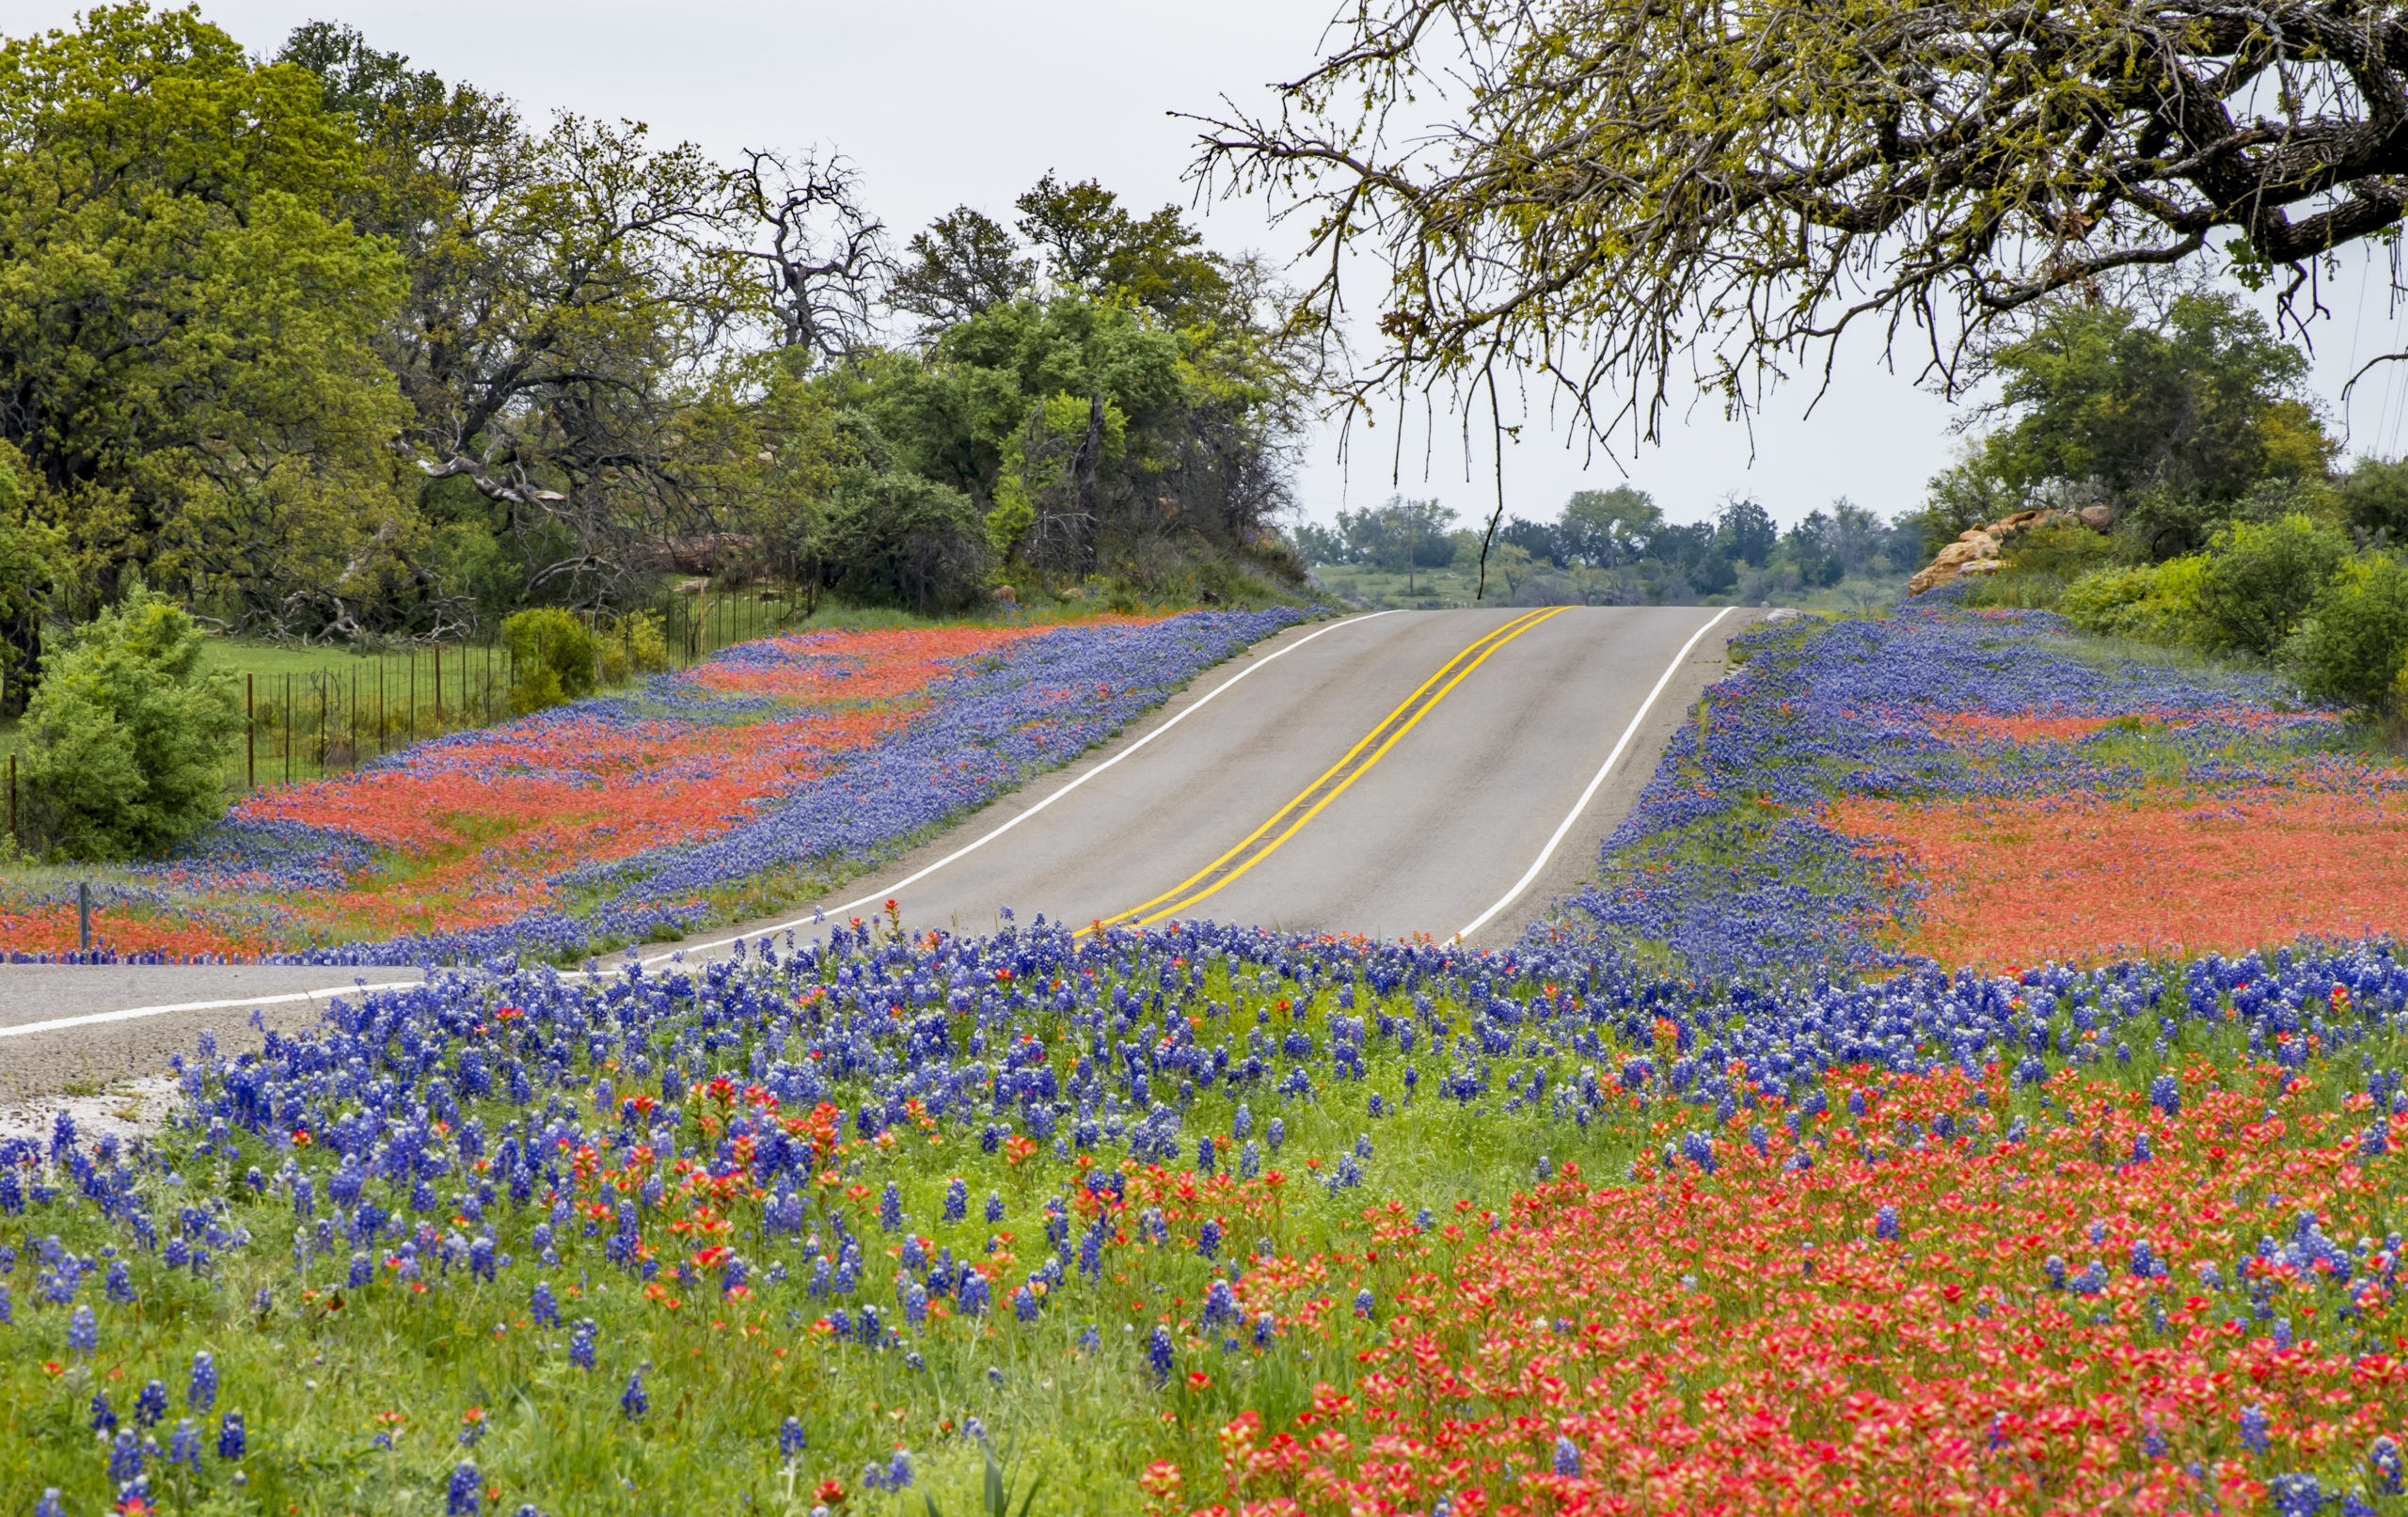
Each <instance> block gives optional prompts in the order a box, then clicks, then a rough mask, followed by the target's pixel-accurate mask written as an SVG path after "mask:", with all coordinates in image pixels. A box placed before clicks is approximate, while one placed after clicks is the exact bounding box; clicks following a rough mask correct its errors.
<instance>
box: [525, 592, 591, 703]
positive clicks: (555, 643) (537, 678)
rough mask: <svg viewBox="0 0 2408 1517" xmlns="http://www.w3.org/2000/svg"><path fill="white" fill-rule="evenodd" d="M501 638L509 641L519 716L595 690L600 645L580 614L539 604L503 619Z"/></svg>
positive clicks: (589, 693)
mask: <svg viewBox="0 0 2408 1517" xmlns="http://www.w3.org/2000/svg"><path fill="white" fill-rule="evenodd" d="M501 637H502V640H503V641H504V642H506V643H508V644H509V645H510V667H511V687H510V709H511V710H512V711H514V712H515V713H516V714H517V715H519V716H522V717H523V716H525V715H527V714H528V713H529V712H531V711H541V710H543V709H544V708H545V707H547V706H556V705H558V704H560V703H562V702H563V701H574V700H576V699H577V698H578V696H580V695H592V694H593V693H594V666H595V664H596V662H597V661H598V659H597V654H598V652H599V650H598V649H597V647H596V646H595V641H594V633H593V631H592V630H591V629H589V628H588V627H587V626H586V624H584V623H583V622H580V621H578V619H577V617H576V616H574V615H572V614H571V613H569V612H567V611H563V610H562V609H560V608H558V607H554V606H539V607H537V608H534V609H532V610H526V611H520V612H518V613H517V614H516V615H515V616H513V617H511V618H510V619H509V620H507V621H505V622H503V623H502V624H501Z"/></svg>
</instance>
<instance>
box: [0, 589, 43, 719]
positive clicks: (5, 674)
mask: <svg viewBox="0 0 2408 1517" xmlns="http://www.w3.org/2000/svg"><path fill="white" fill-rule="evenodd" d="M0 650H5V651H0V717H22V716H24V714H25V703H26V702H27V701H29V700H31V699H33V693H34V687H35V686H36V685H38V684H40V682H41V617H40V614H39V613H37V612H34V611H26V612H25V613H24V614H23V615H20V616H5V617H0Z"/></svg>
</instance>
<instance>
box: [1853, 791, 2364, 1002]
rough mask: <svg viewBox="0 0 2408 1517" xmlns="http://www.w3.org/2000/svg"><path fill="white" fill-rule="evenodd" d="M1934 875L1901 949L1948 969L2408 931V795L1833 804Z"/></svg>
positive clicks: (1860, 830)
mask: <svg viewBox="0 0 2408 1517" xmlns="http://www.w3.org/2000/svg"><path fill="white" fill-rule="evenodd" d="M1826 819H1827V820H1828V821H1829V822H1830V825H1831V826H1832V827H1834V828H1836V829H1837V830H1840V831H1841V832H1843V833H1846V834H1847V835H1849V836H1850V837H1853V838H1856V839H1858V840H1860V841H1861V843H1863V844H1864V845H1865V846H1866V847H1867V848H1869V849H1877V850H1880V851H1886V852H1893V853H1894V854H1896V855H1898V856H1899V863H1900V864H1901V865H1902V866H1903V867H1905V868H1907V869H1909V870H1910V871H1911V872H1912V873H1914V874H1916V875H1920V876H1921V877H1924V878H1925V879H1926V880H1928V881H1929V882H1930V886H1931V890H1930V893H1929V894H1928V895H1927V896H1926V897H1925V899H1924V901H1923V903H1922V905H1921V909H1920V910H1919V911H1918V913H1917V915H1916V919H1915V921H1914V923H1913V924H1912V925H1911V926H1910V927H1909V929H1908V930H1906V931H1905V932H1903V933H1901V934H1899V935H1898V936H1897V938H1896V940H1895V941H1894V944H1893V946H1896V947H1898V948H1900V949H1903V950H1905V951H1908V952H1912V953H1921V954H1928V955H1930V956H1932V957H1934V958H1937V959H1938V960H1940V961H1941V963H1943V964H1967V965H1974V966H1979V967H1987V968H1995V967H1998V966H2001V965H2008V964H2035V963H2039V962H2042V961H2044V960H2055V961H2057V962H2060V963H2096V962H2100V961H2103V960H2106V959H2110V958H2115V957H2118V956H2127V955H2163V954H2173V953H2177V952H2181V953H2193V954H2204V953H2210V952H2221V953H2236V952H2245V951H2247V950H2250V949H2254V948H2260V947H2265V946H2268V945H2271V944H2278V943H2285V942H2289V941H2292V940H2297V939H2299V938H2301V937H2304V936H2331V937H2339V936H2350V935H2356V934H2362V933H2373V934H2386V933H2393V932H2397V931H2399V930H2400V928H2401V927H2402V926H2403V925H2404V924H2408V797H2403V796H2401V795H2400V793H2398V792H2397V791H2396V790H2389V791H2386V790H2375V789H2359V790H2352V789H2344V788H2340V787H2338V786H2326V785H2322V784H2307V783H2303V784H2302V785H2301V786H2299V787H2297V788H2289V789H2286V788H2278V787H2274V786H2262V787H2257V788H2254V789H2252V790H2250V791H2249V792H2246V793H2244V794H2242V795H2240V796H2237V797H2233V798H2224V799H2208V798H2198V797H2195V796H2182V797H2173V796H2169V797H2165V798H2150V799H2142V800H2128V799H2103V798H2092V797H2083V796H2067V797H2059V798H2034V799H2019V800H2003V799H1988V800H1981V801H1975V802H1950V803H1936V804H1935V803H1900V802H1893V801H1882V800H1875V799H1869V798H1859V797H1846V798H1840V799H1837V800H1835V801H1833V802H1832V803H1831V804H1830V807H1829V809H1828V811H1827V813H1826Z"/></svg>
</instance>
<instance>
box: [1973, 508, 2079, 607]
mask: <svg viewBox="0 0 2408 1517" xmlns="http://www.w3.org/2000/svg"><path fill="white" fill-rule="evenodd" d="M2114 554H2115V545H2114V544H2112V543H2110V542H2109V541H2108V540H2107V539H2106V537H2104V536H2103V535H2101V534H2100V533H2098V532H2094V531H2092V530H2091V529H2089V528H2087V527H2043V528H2040V529H2037V530H2036V531H2029V532H2025V533H2024V534H2023V535H2022V536H2020V537H2019V538H2017V539H2016V540H2015V541H2014V543H2013V545H2011V546H2009V547H2008V548H2007V549H2006V551H2005V552H2004V554H2003V555H2001V558H2002V560H2003V561H2004V564H2005V567H2004V568H2003V569H2001V570H1999V571H1998V572H1997V573H1996V574H1991V575H1985V576H1982V577H1980V578H1978V579H1976V580H1975V581H1974V582H1973V587H1972V590H1971V591H1969V592H1968V593H1966V596H1965V599H1966V601H1967V603H1968V604H1970V605H1974V606H2017V607H2025V608H2036V609H2041V610H2046V609H2048V608H2052V607H2053V606H2055V605H2056V604H2057V603H2058V601H2059V600H2061V599H2062V598H2063V597H2064V595H2065V593H2066V589H2067V586H2069V585H2070V584H2072V583H2073V582H2074V581H2075V580H2077V579H2079V578H2081V577H2083V575H2084V574H2086V573H2088V572H2089V571H2090V570H2092V569H2096V568H2098V567H2099V566H2100V565H2101V564H2102V563H2103V562H2104V561H2107V560H2108V559H2110V558H2112V557H2113V556H2114Z"/></svg>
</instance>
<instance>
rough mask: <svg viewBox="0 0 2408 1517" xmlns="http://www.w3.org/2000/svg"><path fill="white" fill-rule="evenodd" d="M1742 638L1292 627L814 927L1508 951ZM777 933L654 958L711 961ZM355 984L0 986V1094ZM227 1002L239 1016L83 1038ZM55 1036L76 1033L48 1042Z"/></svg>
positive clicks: (1511, 628)
mask: <svg viewBox="0 0 2408 1517" xmlns="http://www.w3.org/2000/svg"><path fill="white" fill-rule="evenodd" d="M1752 616H1753V613H1746V612H1735V613H1724V614H1722V615H1720V616H1719V617H1718V615H1717V613H1716V612H1714V611H1711V610H1701V609H1695V608H1660V609H1659V608H1580V607H1575V608H1549V609H1544V610H1535V611H1512V610H1493V611H1492V610H1481V611H1438V612H1429V611H1402V612H1387V613H1385V614H1380V615H1370V616H1358V617H1353V618H1349V619H1347V620H1345V621H1341V622H1338V623H1334V624H1333V623H1323V624H1312V625H1307V626H1301V627H1295V628H1291V629H1290V630H1289V631H1287V632H1285V633H1283V634H1281V635H1280V636H1279V637H1277V638H1275V639H1272V640H1269V641H1266V642H1264V643H1261V644H1259V645H1257V646H1256V647H1255V648H1254V649H1253V650H1252V651H1251V652H1250V653H1248V654H1247V655H1245V656H1241V657H1240V658H1237V659H1234V660H1232V661H1231V662H1229V663H1228V664H1225V665H1223V666H1222V667H1221V668H1219V669H1217V670H1214V671H1212V672H1208V673H1207V674H1206V675H1205V676H1204V677H1203V678H1202V679H1200V680H1199V681H1197V682H1196V686H1195V687H1192V688H1190V689H1189V690H1187V691H1185V692H1183V693H1182V694H1181V695H1180V696H1179V697H1178V698H1177V699H1175V700H1173V701H1171V702H1170V703H1167V704H1166V705H1164V707H1163V708H1162V709H1160V710H1158V711H1156V712H1155V713H1154V714H1153V715H1152V716H1150V717H1149V718H1148V719H1146V720H1145V721H1144V722H1142V723H1140V724H1138V725H1137V726H1136V727H1134V728H1133V729H1132V730H1131V731H1130V732H1128V733H1126V734H1124V735H1122V736H1121V737H1120V738H1119V739H1118V740H1117V741H1116V742H1114V743H1112V744H1110V745H1108V746H1106V747H1105V748H1102V749H1100V750H1098V751H1096V752H1094V753H1091V754H1089V755H1087V756H1086V757H1085V758H1084V759H1082V760H1081V761H1080V762H1078V763H1077V764H1074V765H1071V766H1069V767H1067V768H1065V769H1063V770H1060V771H1057V772H1056V773H1054V774H1052V775H1048V776H1045V777H1043V778H1041V779H1039V780H1038V781H1037V782H1033V783H1031V784H1030V785H1028V786H1025V787H1023V788H1022V790H1020V791H1018V792H1016V793H1014V794H1013V795H1011V796H1007V797H1006V798H1003V799H1001V800H999V801H997V802H996V803H994V804H993V805H991V806H989V807H988V808H986V809H985V810H984V811H982V812H980V813H978V814H976V815H974V816H973V817H971V818H970V819H969V820H968V821H966V822H964V823H962V824H961V825H960V826H958V827H956V828H954V829H952V830H949V831H948V832H947V833H946V834H945V835H944V836H943V837H942V838H940V839H938V840H936V841H935V842H933V843H931V844H929V845H926V846H924V847H922V848H921V849H919V850H917V851H916V852H915V853H913V854H912V855H911V856H909V857H907V858H905V859H903V860H901V861H898V862H897V863H896V864H895V865H894V866H893V867H891V868H889V869H886V870H883V871H881V872H879V874H878V875H876V876H873V877H869V878H867V879H864V880H863V881H860V882H858V883H857V884H856V885H855V886H854V887H853V888H852V889H850V890H848V891H846V892H841V893H838V897H837V898H835V899H832V900H830V901H828V902H824V903H821V905H822V906H823V907H824V908H825V909H827V910H828V911H829V912H830V914H831V915H857V914H866V913H867V911H869V910H871V909H875V906H876V903H879V902H880V901H882V900H883V899H884V898H886V897H888V896H892V897H894V898H895V899H896V900H897V901H898V902H899V903H900V905H901V908H902V911H903V915H904V919H905V922H906V923H907V924H912V925H943V926H950V927H953V928H956V929H957V930H960V931H965V932H980V931H987V930H990V929H991V928H992V927H993V926H994V925H995V924H996V922H997V913H998V910H999V909H1001V908H1006V907H1008V908H1010V909H1013V910H1014V911H1015V912H1016V913H1017V914H1018V915H1019V916H1020V917H1021V918H1022V920H1023V921H1026V920H1031V919H1033V918H1034V917H1035V916H1036V915H1037V914H1038V913H1040V912H1041V913H1043V914H1045V915H1046V916H1047V917H1048V918H1050V919H1053V920H1057V921H1069V922H1073V923H1078V924H1087V923H1090V922H1094V921H1097V920H1117V921H1125V922H1154V921H1168V920H1183V919H1191V918H1211V919H1213V920H1217V921H1222V922H1245V923H1256V924H1265V925H1270V926H1275V927H1280V928H1285V929H1288V930H1292V931H1304V932H1362V933H1369V934H1372V935H1375V936H1380V937H1397V936H1402V935H1404V934H1408V933H1415V932H1424V933H1428V934H1430V935H1431V936H1433V937H1434V938H1440V939H1445V938H1450V937H1452V936H1454V935H1456V934H1457V933H1466V936H1467V939H1468V940H1471V941H1475V942H1484V943H1497V942H1504V941H1508V940H1512V939H1513V937H1515V936H1517V935H1518V934H1519V933H1520V931H1521V929H1522V928H1523V927H1524V926H1525V925H1527V924H1529V923H1530V922H1532V921H1534V920H1536V919H1537V918H1538V917H1540V916H1541V915H1542V914H1544V912H1545V909H1546V908H1547V906H1548V903H1549V902H1551V901H1552V900H1553V899H1554V898H1555V897H1556V896H1558V895H1560V894H1561V893H1564V892H1566V891H1567V890H1570V889H1571V888H1573V887H1574V886H1576V884H1577V883H1578V882H1579V880H1580V879H1581V878H1583V877H1585V876H1586V875H1587V874H1588V873H1589V870H1590V868H1591V865H1592V863H1593V861H1594V860H1595V857H1596V848H1597V842H1598V839H1599V838H1600V837H1602V836H1603V835H1604V833H1605V832H1606V831H1608V830H1610V828H1611V827H1612V826H1613V824H1614V823H1615V822H1616V821H1617V820H1618V819H1619V818H1620V817H1621V816H1622V814H1624V812H1625V811H1626V810H1627V809H1628V807H1629V805H1630V803H1631V802H1632V801H1633V800H1634V799H1635V798H1637V796H1638V794H1639V791H1640V787H1641V786H1643V785H1644V783H1645V782H1646V780H1647V777H1648V776H1649V775H1650V774H1651V773H1652V772H1653V770H1654V768H1655V764H1656V756H1657V755H1658V753H1660V751H1662V748H1663V745H1664V742H1665V741H1666V739H1667V737H1668V736H1669V735H1670V734H1671V731H1672V729H1673V728H1674V727H1675V725H1676V724H1677V723H1678V722H1679V721H1680V720H1681V719H1682V716H1683V714H1684V712H1686V710H1687V707H1688V705H1689V703H1690V702H1691V701H1692V700H1694V699H1695V697H1696V694H1697V691H1698V690H1699V688H1700V687H1702V686H1703V685H1704V684H1705V683H1706V682H1707V681H1709V680H1711V679H1713V678H1714V677H1716V675H1718V674H1719V672H1721V670H1722V668H1723V645H1724V643H1725V642H1726V641H1727V640H1728V639H1729V637H1730V636H1731V635H1732V634H1733V633H1735V632H1736V631H1737V630H1739V628H1740V627H1742V626H1744V625H1745V624H1747V622H1748V621H1750V620H1751V619H1752ZM1609 757H1610V758H1612V760H1613V762H1612V765H1611V766H1610V768H1605V767H1603V766H1606V765H1607V762H1608V758H1609ZM1601 772H1602V779H1601V778H1600V776H1601ZM1584 797H1585V802H1584ZM1551 843H1552V845H1553V847H1552V851H1551V852H1550V851H1549V845H1550V844H1551ZM811 912H812V908H805V909H803V911H802V915H801V920H803V921H805V922H808V921H809V919H810V915H811ZM790 920H791V919H790V918H782V919H779V920H778V921H776V922H760V923H753V924H745V925H744V926H742V927H738V928H730V929H722V930H721V931H720V932H718V933H715V934H712V935H711V936H709V937H708V938H705V939H697V940H690V941H689V942H687V943H684V944H673V945H664V946H663V947H661V948H659V949H655V950H650V951H648V952H647V956H652V955H653V954H659V955H661V956H667V955H668V954H670V953H673V952H680V951H682V952H683V953H684V954H685V955H686V956H687V958H688V960H689V961H692V960H695V959H699V958H703V957H707V956H711V955H713V954H715V953H718V952H721V951H723V946H722V945H723V944H724V942H725V940H727V939H728V938H730V937H731V936H733V935H736V934H738V933H748V934H757V933H758V932H760V931H763V930H767V929H768V928H770V927H773V926H783V925H785V924H787V923H788V922H789V921H790ZM1466 929H1469V930H1468V931H1466ZM356 975H357V977H359V978H364V979H366V980H368V981H370V982H371V983H385V982H391V981H397V980H406V979H412V978H415V976H414V975H412V974H409V973H408V972H395V971H389V970H368V971H360V972H356ZM354 978H355V973H346V972H341V971H335V972H329V971H325V970H293V969H264V968H215V967H209V968H191V969H134V970H124V969H97V968H96V969H87V968H28V967H24V966H0V1099H6V1098H25V1097H29V1096H33V1095H37V1094H40V1093H44V1092H50V1091H56V1090H58V1089H61V1088H64V1087H66V1086H67V1085H69V1084H71V1083H80V1082H105V1081H107V1080H109V1079H113V1078H117V1077H119V1076H120V1075H124V1074H131V1073H148V1072H151V1071H154V1070H156V1069H158V1068H160V1067H163V1066H164V1065H165V1062H166V1058H167V1057H168V1055H169V1054H171V1053H173V1052H177V1051H185V1050H189V1049H190V1048H191V1047H192V1046H193V1041H194V1039H195V1038H196V1037H197V1036H198V1033H199V1031H200V1030H201V1029H203V1028H210V1029H213V1030H214V1031H215V1032H216V1034H217V1035H218V1039H219V1042H220V1043H221V1044H222V1045H224V1046H227V1047H230V1048H231V1047H239V1046H243V1045H245V1044H246V1043H255V1042H256V1038H257V1034H256V1033H255V1032H254V1031H253V1030H252V1029H251V1026H250V1021H251V1016H252V1008H254V1007H258V1008H259V1009H260V1014H261V1017H262V1019H264V1021H265V1024H266V1025H269V1026H288V1027H289V1026H300V1025H306V1024H307V1023H309V1021H311V1020H312V1019H314V1018H315V1016H316V1004H317V1003H316V1002H312V1001H303V1000H290V1001H285V1002H280V1003H279V1002H277V1001H276V1000H274V999H273V998H275V997H277V996H278V995H284V996H292V995H293V994H295V993H297V992H301V991H307V990H319V991H325V990H327V989H329V988H341V987H346V986H347V985H348V984H349V983H350V982H352V981H353V979H354ZM322 999H323V998H320V1000H322ZM220 1000H223V1001H229V1002H233V1003H235V1004H232V1005H229V1006H224V1007H212V1008H195V1009H188V1010H179V1011H175V1012H170V1013H165V1014H155V1015H153V1014H141V1015H133V1016H121V1017H119V1018H116V1019H109V1020H89V1019H91V1018H93V1017H94V1016H95V1015H96V1014H103V1013H108V1012H112V1011H116V1012H125V1011H129V1010H132V1011H139V1010H140V1009H141V1008H146V1007H150V1006H156V1005H160V1004H172V1003H198V1002H210V1001H220ZM61 1021H67V1022H70V1023H71V1025H68V1026H58V1027H47V1028H43V1029H42V1030H39V1031H37V1030H35V1029H36V1028H37V1027H39V1026H40V1024H45V1023H56V1022H61Z"/></svg>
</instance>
